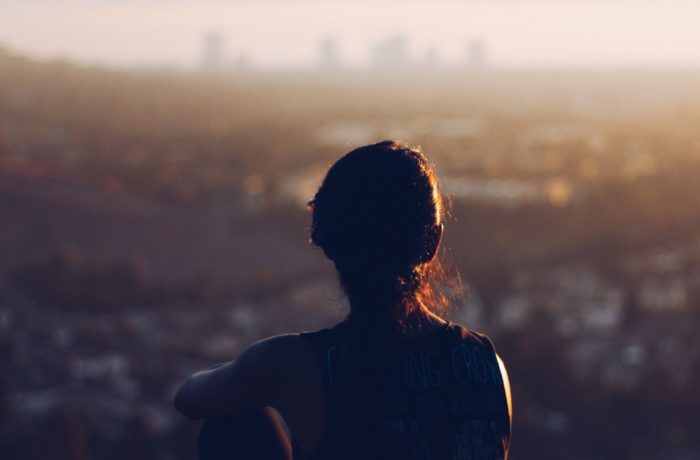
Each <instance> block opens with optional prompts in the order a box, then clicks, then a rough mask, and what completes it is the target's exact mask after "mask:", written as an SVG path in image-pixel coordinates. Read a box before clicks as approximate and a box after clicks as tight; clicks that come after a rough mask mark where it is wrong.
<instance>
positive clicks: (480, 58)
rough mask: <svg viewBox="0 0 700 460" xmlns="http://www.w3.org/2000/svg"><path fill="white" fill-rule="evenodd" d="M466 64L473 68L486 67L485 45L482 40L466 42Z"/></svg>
mask: <svg viewBox="0 0 700 460" xmlns="http://www.w3.org/2000/svg"><path fill="white" fill-rule="evenodd" d="M467 65H468V66H469V67H471V68H475V69H480V68H483V67H486V45H484V43H483V42H482V41H480V40H471V41H470V42H469V43H467Z"/></svg>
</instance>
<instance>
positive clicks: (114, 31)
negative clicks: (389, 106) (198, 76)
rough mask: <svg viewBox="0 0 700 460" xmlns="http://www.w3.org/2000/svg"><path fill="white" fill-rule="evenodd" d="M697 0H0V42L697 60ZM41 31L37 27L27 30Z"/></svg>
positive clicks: (80, 53) (77, 48)
mask: <svg viewBox="0 0 700 460" xmlns="http://www.w3.org/2000/svg"><path fill="white" fill-rule="evenodd" d="M698 20H700V3H698V2H692V1H682V0H673V1H666V2H655V1H619V2H614V3H613V2H603V1H592V2H585V3H584V2H574V1H560V2H553V1H551V0H550V1H547V0H534V1H515V0H499V1H483V0H476V1H463V2H457V1H451V0H438V1H435V2H423V1H417V0H409V1H403V2H398V1H393V0H382V1H377V2H369V1H364V0H361V1H355V2H341V1H319V0H268V1H262V2H254V1H248V0H239V1H235V2H224V1H218V0H205V1H194V0H178V1H172V2H165V1H162V0H149V1H140V2H137V1H133V0H125V1H110V0H103V1H100V2H94V1H86V0H76V1H69V0H57V1H46V0H4V1H3V6H2V14H0V46H3V47H7V48H9V49H12V50H15V51H17V52H22V53H25V54H29V55H31V56H35V57H38V58H50V59H53V58H64V59H69V60H75V61H79V62H86V63H97V64H103V65H110V66H122V67H133V66H172V67H182V68H191V67H193V66H196V65H198V64H199V63H200V62H201V54H202V42H203V40H204V38H205V37H206V36H207V34H211V33H216V34H218V35H219V36H220V37H222V39H223V42H222V55H223V56H225V57H226V59H227V60H229V61H231V62H241V61H245V62H246V63H248V64H249V65H250V66H253V67H257V68H268V69H270V68H290V67H297V68H298V67H308V66H312V65H315V64H317V63H318V62H319V60H320V55H321V51H320V50H321V46H322V45H321V43H322V42H323V41H324V40H328V39H330V40H332V41H333V43H334V44H335V45H334V46H335V47H336V51H335V52H336V54H337V59H338V62H339V63H341V64H343V65H348V66H366V65H368V64H371V63H372V62H373V50H374V49H375V48H376V46H377V44H378V43H380V42H382V41H386V40H389V39H391V38H392V37H405V40H406V43H405V47H406V56H407V58H410V59H411V60H413V61H416V62H422V61H426V60H427V61H430V62H433V63H438V64H444V65H458V64H461V63H464V62H465V61H466V60H467V59H468V53H469V51H468V48H469V43H472V42H474V41H478V42H479V43H483V44H484V45H485V49H486V50H487V53H488V58H489V63H490V64H493V65H495V66H500V67H565V68H571V67H575V68H580V67H593V68H596V67H640V66H641V67H669V66H670V67H698V66H700V48H698V47H697V46H696V44H697V43H699V42H700V28H698V27H697V24H698ZM38 31H40V33H37V32H38Z"/></svg>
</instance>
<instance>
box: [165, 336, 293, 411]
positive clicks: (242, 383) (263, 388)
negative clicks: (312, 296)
mask: <svg viewBox="0 0 700 460" xmlns="http://www.w3.org/2000/svg"><path fill="white" fill-rule="evenodd" d="M298 340H300V338H299V336H298V335H295V334H290V335H282V336H277V337H271V338H269V339H265V340H262V341H260V342H257V343H254V344H253V345H251V346H250V347H248V348H247V349H246V350H245V351H244V352H243V353H242V354H241V356H240V357H239V358H238V359H237V360H235V361H231V362H229V363H225V364H222V365H220V366H217V367H215V368H212V369H209V370H205V371H200V372H197V373H196V374H193V375H192V376H190V377H189V378H188V379H187V380H186V381H185V383H184V384H183V385H182V386H181V387H180V389H179V390H178V392H177V394H176V395H175V402H174V403H175V408H176V409H177V410H179V411H180V412H182V413H183V414H184V415H185V416H187V417H188V418H190V419H193V420H196V419H202V418H208V417H223V416H233V415H238V414H242V413H245V412H248V411H250V410H253V409H258V408H262V407H266V406H275V405H276V402H277V401H276V398H277V397H278V395H279V394H280V391H279V387H280V385H281V384H283V383H284V380H285V379H284V375H285V372H287V367H289V363H290V360H291V362H293V361H294V357H292V356H290V353H291V352H293V350H294V349H295V347H294V346H293V345H294V343H295V342H296V341H298Z"/></svg>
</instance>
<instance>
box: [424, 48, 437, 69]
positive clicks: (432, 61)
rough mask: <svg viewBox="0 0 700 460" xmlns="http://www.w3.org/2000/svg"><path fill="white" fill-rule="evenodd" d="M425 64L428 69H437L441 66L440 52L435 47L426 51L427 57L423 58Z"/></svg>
mask: <svg viewBox="0 0 700 460" xmlns="http://www.w3.org/2000/svg"><path fill="white" fill-rule="evenodd" d="M423 64H424V65H425V66H426V67H436V66H437V65H439V64H440V52H439V51H438V49H437V48H435V47H434V46H431V47H430V48H428V49H427V50H425V55H424V56H423Z"/></svg>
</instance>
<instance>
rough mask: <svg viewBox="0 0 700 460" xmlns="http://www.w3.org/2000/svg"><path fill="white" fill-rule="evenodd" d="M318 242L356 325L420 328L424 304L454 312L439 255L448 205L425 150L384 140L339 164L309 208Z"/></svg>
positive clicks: (453, 284)
mask: <svg viewBox="0 0 700 460" xmlns="http://www.w3.org/2000/svg"><path fill="white" fill-rule="evenodd" d="M309 207H310V208H311V210H312V223H311V241H312V242H313V243H314V244H316V245H317V246H319V247H321V248H322V249H323V251H324V253H325V254H326V256H328V258H329V259H331V260H332V261H333V263H334V264H335V267H336V269H337V271H338V276H339V279H340V284H341V286H342V287H343V290H344V291H345V293H346V295H347V297H348V300H349V301H350V315H349V320H350V321H351V322H352V321H360V322H370V323H373V324H380V325H384V326H389V327H392V328H397V329H400V330H402V332H409V330H411V329H414V328H415V327H416V325H415V324H413V323H412V318H415V315H413V313H414V312H416V311H417V310H418V309H420V307H421V305H423V306H425V307H427V308H429V309H431V310H433V311H435V310H443V309H445V308H446V307H447V305H448V303H449V301H448V295H446V289H445V286H449V288H454V287H458V286H459V280H458V279H457V278H454V277H453V279H451V280H450V282H449V283H447V284H446V283H445V281H446V276H445V272H444V269H443V267H442V265H441V263H440V261H439V259H438V257H437V255H436V253H437V249H438V246H439V244H440V239H441V236H442V222H443V219H444V218H445V205H444V202H443V198H442V196H441V194H440V191H439V188H438V179H437V175H436V174H435V170H434V169H433V167H432V166H431V165H430V163H429V162H428V160H427V159H426V157H425V155H424V154H423V152H422V151H421V149H420V148H417V147H408V146H407V145H404V144H402V143H399V142H396V141H384V142H379V143H377V144H372V145H367V146H364V147H360V148H357V149H355V150H353V151H351V152H350V153H348V154H346V155H345V156H343V157H342V158H341V159H339V160H338V161H337V162H336V163H335V164H334V165H333V166H332V167H331V168H330V170H329V171H328V174H327V175H326V177H325V179H324V180H323V183H322V184H321V186H320V188H319V189H318V191H317V192H316V195H315V197H314V199H313V200H312V201H310V202H309Z"/></svg>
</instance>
